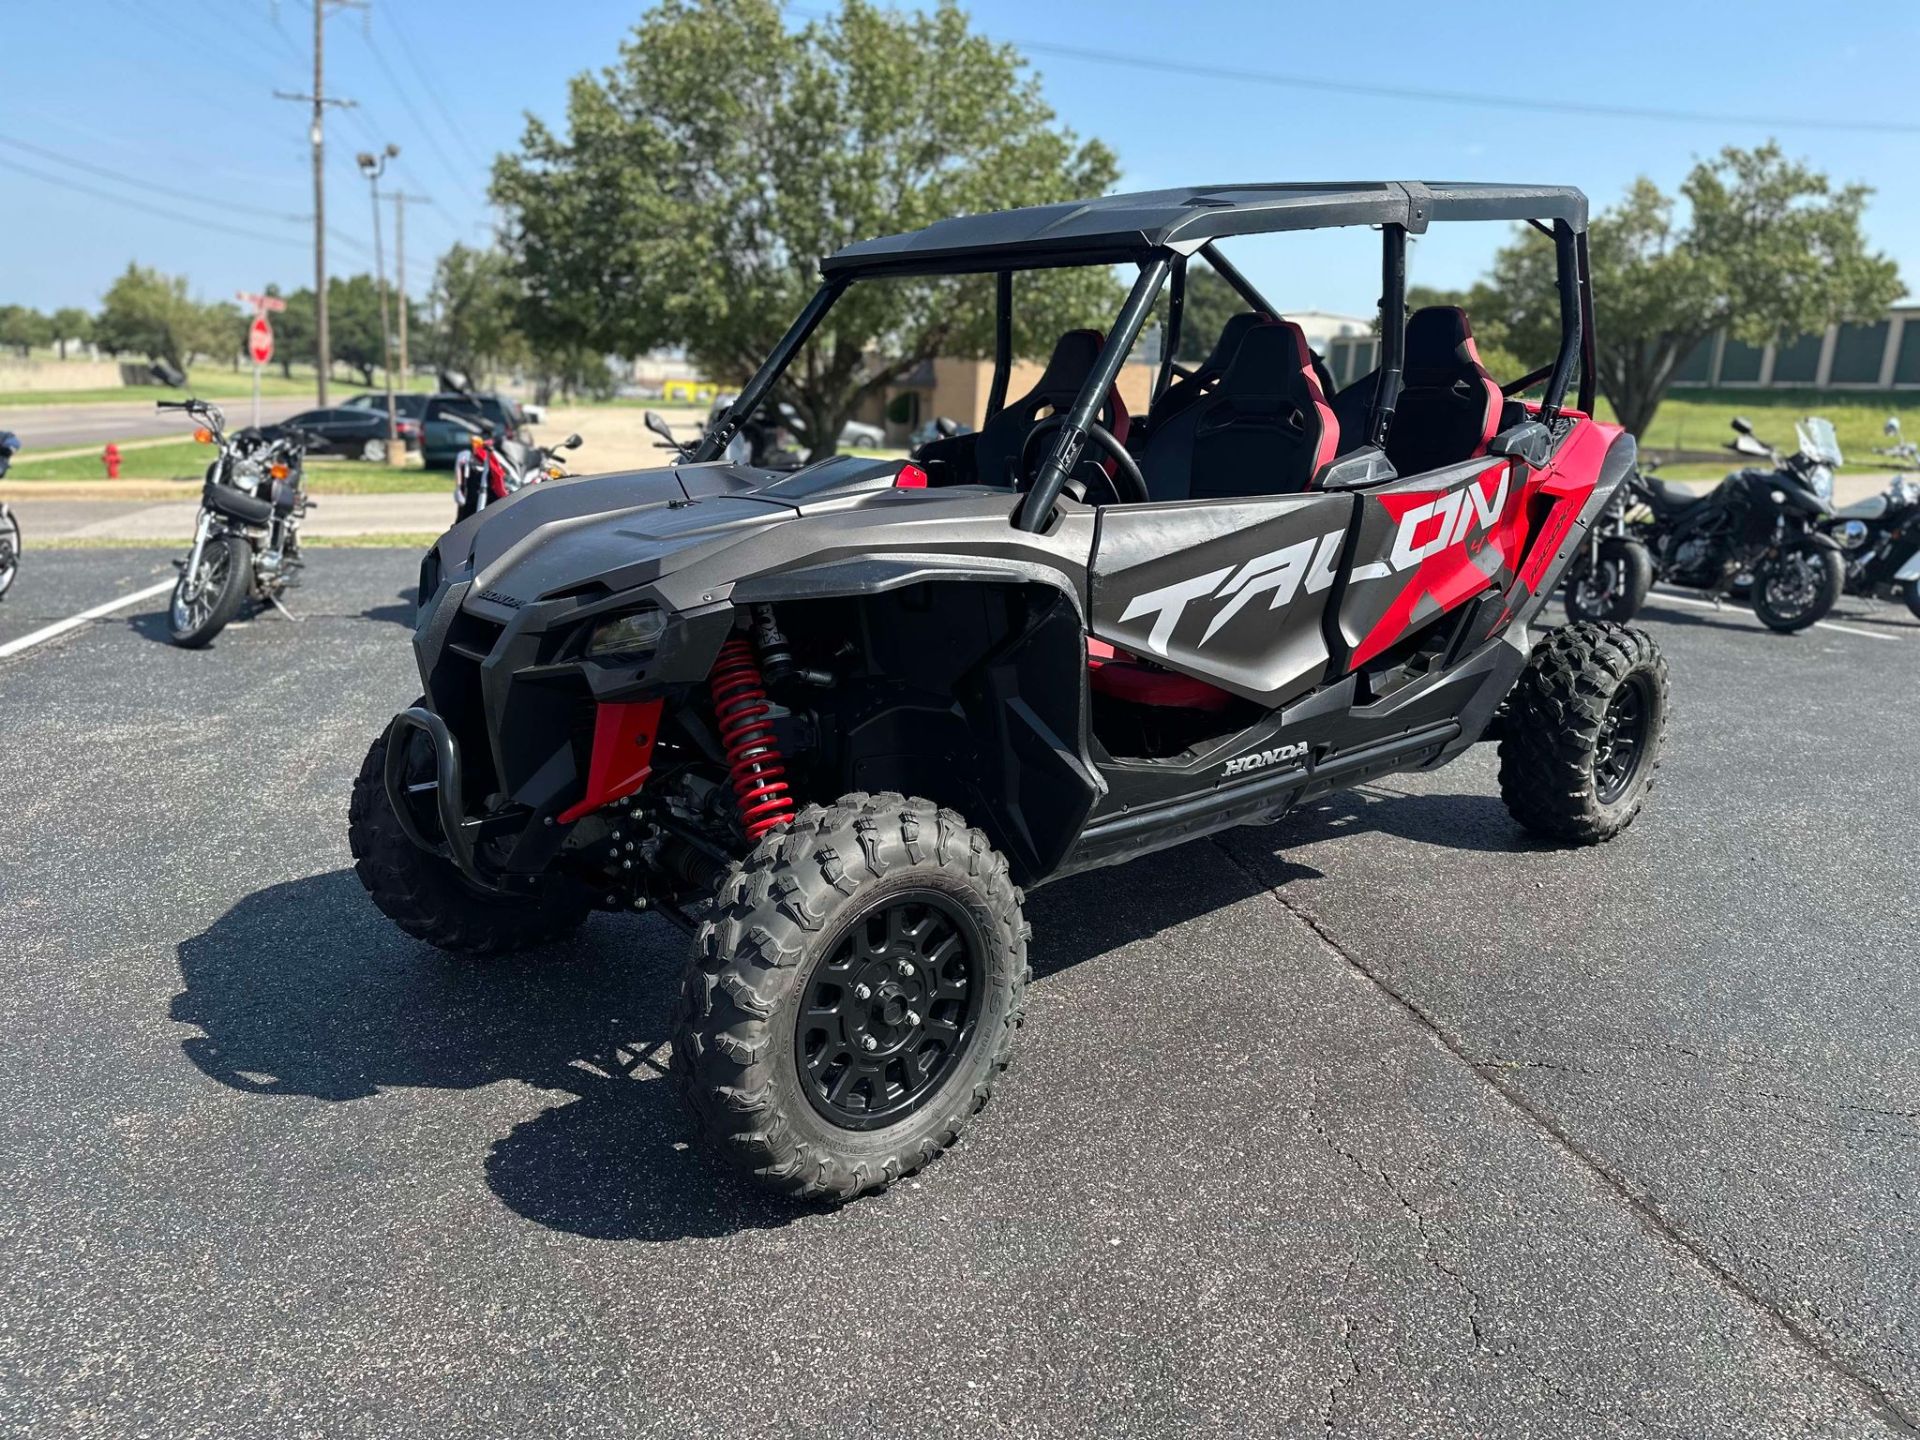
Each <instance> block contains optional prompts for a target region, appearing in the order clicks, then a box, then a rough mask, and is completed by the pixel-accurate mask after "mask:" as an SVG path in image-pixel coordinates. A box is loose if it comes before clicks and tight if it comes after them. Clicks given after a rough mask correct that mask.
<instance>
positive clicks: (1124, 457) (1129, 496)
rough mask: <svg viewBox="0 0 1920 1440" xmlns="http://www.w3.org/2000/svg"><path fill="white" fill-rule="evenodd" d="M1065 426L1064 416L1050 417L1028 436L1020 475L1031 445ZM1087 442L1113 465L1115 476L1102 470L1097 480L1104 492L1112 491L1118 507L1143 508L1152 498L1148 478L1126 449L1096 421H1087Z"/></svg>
mask: <svg viewBox="0 0 1920 1440" xmlns="http://www.w3.org/2000/svg"><path fill="white" fill-rule="evenodd" d="M1066 423H1067V417H1066V416H1065V415H1064V414H1054V415H1049V416H1047V418H1046V419H1044V420H1042V421H1041V422H1040V423H1039V424H1038V425H1035V426H1034V427H1033V428H1032V429H1031V430H1029V431H1028V432H1027V440H1026V443H1025V444H1024V445H1022V446H1021V447H1020V473H1021V474H1022V475H1026V474H1027V465H1028V457H1029V456H1031V455H1032V453H1033V442H1034V441H1035V440H1037V439H1039V438H1040V436H1041V435H1043V434H1046V433H1048V432H1050V431H1053V430H1058V429H1059V428H1060V427H1061V426H1062V425H1064V424H1066ZM1087 438H1088V439H1089V440H1091V441H1093V443H1094V444H1095V446H1097V447H1098V448H1099V449H1101V450H1103V451H1105V452H1106V454H1107V456H1108V458H1109V459H1111V460H1112V461H1113V469H1114V473H1113V474H1111V475H1109V474H1107V472H1106V471H1105V470H1101V471H1100V476H1101V478H1102V479H1103V480H1105V481H1106V482H1107V488H1108V489H1109V490H1111V491H1113V498H1114V500H1115V501H1116V502H1117V503H1119V504H1121V505H1129V504H1132V505H1144V504H1146V503H1147V501H1149V500H1151V499H1152V498H1153V497H1152V495H1151V494H1149V493H1148V491H1147V477H1146V476H1144V475H1142V474H1141V473H1140V465H1139V462H1138V461H1136V460H1135V459H1134V458H1133V456H1132V455H1130V454H1128V453H1127V447H1126V446H1124V445H1122V444H1121V443H1120V442H1119V441H1118V440H1116V439H1114V438H1113V432H1112V431H1111V430H1109V429H1107V427H1106V426H1104V425H1102V424H1101V423H1100V422H1099V421H1098V420H1090V421H1088V422H1087ZM1074 468H1075V469H1076V470H1077V469H1079V466H1078V465H1076V466H1075V467H1074Z"/></svg>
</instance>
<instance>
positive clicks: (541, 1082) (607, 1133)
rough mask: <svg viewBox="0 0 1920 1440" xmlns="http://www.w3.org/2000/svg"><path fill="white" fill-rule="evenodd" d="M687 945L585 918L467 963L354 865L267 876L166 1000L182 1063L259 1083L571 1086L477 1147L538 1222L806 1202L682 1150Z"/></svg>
mask: <svg viewBox="0 0 1920 1440" xmlns="http://www.w3.org/2000/svg"><path fill="white" fill-rule="evenodd" d="M685 954H686V942H685V940H684V939H683V938H682V937H681V936H680V934H679V933H678V932H677V931H674V930H672V929H670V928H669V927H668V926H667V925H666V924H665V923H664V922H661V921H657V920H642V919H638V918H628V917H623V916H595V917H594V918H593V919H591V920H589V922H588V923H587V925H586V926H584V927H583V928H582V929H581V930H580V931H579V932H578V933H577V934H576V935H575V936H574V937H572V938H571V939H569V940H567V941H565V942H561V943H558V944H555V945H550V946H546V947H544V948H542V949H541V950H538V951H535V952H531V953H529V954H527V955H522V956H515V957H510V958H506V959H498V960H489V961H459V960H455V959H452V958H450V957H448V956H445V955H442V954H441V953H439V952H438V951H436V950H434V949H432V948H431V947H429V946H426V945H423V944H420V943H418V942H416V941H413V940H411V939H409V938H407V937H406V936H405V935H403V934H401V933H400V932H399V931H398V930H396V929H395V928H394V927H393V926H392V925H391V924H389V923H388V922H387V920H386V919H385V918H384V917H383V916H381V915H380V914H378V913H377V912H376V911H375V910H374V909H373V907H372V905H371V904H370V903H369V902H368V900H367V898H366V895H365V893H364V892H363V891H362V890H361V888H360V883H359V881H358V880H357V879H356V878H355V877H354V875H353V872H352V871H350V870H336V871H333V872H331V873H328V874H324V875H315V876H311V877H308V878H307V879H304V880H295V881H289V882H286V883H284V884H279V885H273V886H269V887H268V888H267V889H264V890H261V891H258V892H256V893H254V894H252V895H249V896H247V897H246V898H245V899H243V900H241V901H240V902H239V903H238V904H236V905H234V906H233V908H232V909H230V910H228V911H227V912H226V914H224V915H222V916H221V917H220V918H219V919H218V920H217V921H215V922H214V923H213V925H211V926H210V927H209V928H208V929H206V930H205V931H203V932H202V933H201V934H199V935H196V936H194V937H193V938H192V939H189V940H187V941H185V942H184V943H182V944H181V945H180V947H179V963H180V974H181V977H182V979H183V981H184V982H185V988H184V989H183V990H182V992H181V993H180V994H178V995H176V996H175V997H174V999H173V1003H172V1006H171V1011H170V1014H171V1016H172V1018H173V1019H174V1020H176V1021H178V1022H180V1023H182V1024H188V1025H194V1026H198V1027H199V1029H200V1031H201V1033H200V1034H198V1035H194V1036H192V1037H190V1038H188V1039H187V1040H185V1041H184V1042H183V1043H182V1047H181V1048H182V1049H183V1051H184V1052H185V1054H186V1056H187V1058H188V1059H189V1060H191V1061H192V1062H193V1064H194V1065H196V1066H197V1067H198V1068H199V1069H200V1070H201V1071H202V1072H203V1073H205V1074H206V1075H208V1076H210V1077H212V1078H213V1079H215V1080H217V1081H219V1082H220V1083H221V1084H223V1085H227V1086H230V1087H232V1088H233V1089H235V1090H241V1091H245V1092H247V1093H249V1094H255V1095H262V1096H275V1095H304V1096H311V1097H313V1098H315V1099H319V1100H326V1101H335V1102H345V1101H352V1100H366V1099H371V1098H373V1097H375V1096H377V1095H378V1094H379V1093H380V1092H381V1091H382V1090H386V1089H393V1088H401V1087H407V1088H427V1089H435V1088H440V1089H472V1088H477V1087H480V1086H485V1085H491V1084H494V1083H495V1082H497V1081H502V1080H518V1081H521V1082H523V1083H524V1084H527V1085H531V1086H534V1087H536V1088H538V1089H542V1090H549V1091H561V1092H565V1093H567V1094H569V1095H571V1096H572V1097H574V1098H572V1099H569V1100H566V1101H564V1102H562V1103H559V1104H556V1105H554V1106H552V1107H551V1108H548V1109H546V1110H543V1111H542V1112H541V1113H540V1114H538V1115H536V1116H534V1117H533V1118H531V1119H529V1120H524V1121H522V1122H520V1123H519V1124H517V1125H515V1126H514V1127H513V1129H512V1130H511V1131H510V1132H509V1133H508V1134H507V1135H506V1136H505V1137H504V1138H502V1139H500V1140H498V1141H496V1142H495V1143H494V1145H493V1147H492V1150H491V1152H490V1153H489V1154H488V1155H487V1157H486V1160H485V1167H486V1177H487V1182H488V1184H489V1186H490V1187H491V1188H492V1189H493V1191H494V1193H495V1194H496V1195H498V1196H499V1198H500V1199H501V1200H502V1201H503V1202H504V1203H505V1204H506V1205H507V1206H509V1207H510V1208H511V1209H513V1210H515V1211H516V1212H518V1213H519V1214H521V1215H524V1216H525V1217H526V1218H527V1219H529V1220H532V1221H534V1222H535V1223H536V1224H540V1225H544V1226H547V1227H549V1228H551V1229H556V1230H563V1231H567V1232H570V1233H573V1234H577V1235H584V1236H589V1237H594V1238H600V1239H609V1240H672V1239H678V1238H682V1237H687V1236H719V1235H726V1234H731V1233H733V1232H735V1231H738V1230H742V1229H753V1228H766V1227H773V1226H779V1225H784V1224H787V1223H789V1222H790V1221H792V1220H794V1219H797V1218H799V1217H800V1216H802V1215H804V1214H806V1213H808V1212H807V1211H806V1210H805V1209H803V1208H801V1207H797V1206H795V1205H792V1204H789V1203H784V1202H782V1201H780V1200H779V1199H778V1198H777V1197H773V1196H768V1195H762V1194H761V1193H760V1192H759V1191H757V1190H754V1189H751V1188H750V1187H748V1186H747V1185H746V1184H744V1183H743V1182H740V1181H736V1180H734V1179H733V1177H732V1176H731V1175H728V1174H725V1173H723V1172H722V1171H721V1170H720V1168H719V1167H718V1166H714V1165H710V1164H709V1163H707V1161H706V1160H705V1158H704V1157H702V1156H701V1155H700V1154H699V1153H698V1152H697V1151H695V1150H693V1149H690V1148H689V1146H688V1141H690V1139H691V1138H692V1136H691V1130H690V1128H689V1126H688V1125H687V1122H686V1121H685V1120H684V1119H683V1117H682V1114H681V1111H680V1107H679V1103H678V1101H677V1099H676V1097H675V1096H674V1094H673V1087H672V1086H671V1084H669V1083H668V1082H667V1081H666V1080H665V1078H664V1075H663V1073H662V1072H663V1068H664V1064H663V1060H662V1057H661V1054H660V1051H661V1050H662V1048H663V1046H664V1043H665V1041H666V1039H667V1037H668V1035H669V1034H670V1031H671V1026H672V1007H673V1002H674V998H675V996H676V995H677V993H678V990H679V983H680V971H681V966H682V962H683V960H684V958H685Z"/></svg>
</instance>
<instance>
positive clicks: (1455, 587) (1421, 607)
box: [1339, 456, 1528, 669]
mask: <svg viewBox="0 0 1920 1440" xmlns="http://www.w3.org/2000/svg"><path fill="white" fill-rule="evenodd" d="M1516 468H1517V467H1516V466H1515V464H1514V463H1513V462H1512V461H1510V460H1507V459H1504V458H1499V457H1488V456H1481V457H1480V458H1478V459H1474V460H1467V461H1463V462H1462V463H1460V464H1458V465H1449V466H1446V467H1445V468H1443V469H1440V470H1430V471H1428V472H1427V473H1425V474H1423V475H1409V476H1407V477H1406V478H1405V479H1402V480H1394V481H1390V482H1388V483H1387V484H1385V485H1379V486H1375V487H1370V488H1369V489H1367V490H1365V491H1360V492H1357V498H1358V500H1359V504H1360V515H1359V520H1358V534H1357V536H1356V538H1355V544H1354V549H1353V560H1352V567H1351V569H1350V570H1349V571H1348V575H1347V586H1346V589H1345V590H1344V592H1343V593H1342V595H1341V599H1340V616H1339V632H1340V638H1341V640H1342V642H1343V643H1344V644H1345V646H1346V649H1347V661H1346V668H1348V669H1351V668H1354V667H1357V666H1360V665H1364V664H1365V663H1366V662H1367V661H1369V660H1371V659H1373V658H1374V657H1375V656H1376V655H1379V654H1380V653H1381V652H1382V651H1384V650H1387V649H1389V648H1391V647H1392V646H1393V645H1394V644H1395V643H1397V642H1398V641H1400V640H1402V639H1404V638H1405V637H1406V636H1407V635H1409V634H1411V633H1413V632H1414V631H1415V630H1418V629H1419V628H1420V627H1421V626H1423V625H1425V624H1426V623H1427V622H1428V621H1430V620H1432V619H1433V618H1434V617H1435V616H1437V615H1443V614H1445V613H1446V612H1447V611H1449V610H1453V609H1455V608H1456V607H1458V606H1461V605H1464V604H1465V603H1467V601H1469V600H1471V599H1473V598H1474V597H1475V596H1476V595H1480V594H1482V593H1484V592H1485V591H1487V590H1489V589H1493V590H1500V591H1503V592H1504V591H1506V590H1508V589H1509V588H1510V587H1511V586H1512V584H1513V582H1514V579H1515V576H1516V571H1517V567H1518V565H1519V563H1520V559H1521V555H1522V552H1523V551H1524V549H1525V546H1526V541H1527V530H1528V523H1527V515H1528V507H1527V503H1526V489H1527V487H1526V486H1525V484H1523V483H1522V482H1521V481H1520V480H1519V479H1517V478H1516V476H1515V474H1514V471H1515V470H1516Z"/></svg>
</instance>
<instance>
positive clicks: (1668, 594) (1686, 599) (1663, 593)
mask: <svg viewBox="0 0 1920 1440" xmlns="http://www.w3.org/2000/svg"><path fill="white" fill-rule="evenodd" d="M1653 598H1654V599H1655V600H1670V601H1672V602H1673V603H1674V604H1675V605H1697V606H1699V607H1700V609H1702V610H1725V609H1728V608H1730V607H1728V606H1725V605H1716V604H1714V603H1713V601H1711V600H1701V599H1699V598H1697V597H1696V596H1693V595H1676V594H1674V593H1673V592H1672V591H1671V590H1655V591H1654V592H1653ZM1813 625H1814V628H1815V629H1816V630H1838V631H1839V632H1840V633H1841V634H1842V635H1858V636H1859V637H1860V638H1861V639H1862V640H1891V641H1893V642H1894V643H1895V644H1896V645H1897V644H1899V643H1900V640H1901V638H1902V637H1901V636H1898V635H1882V634H1881V633H1880V632H1879V631H1877V630H1856V629H1854V628H1853V626H1851V625H1841V624H1839V623H1837V622H1836V621H1833V620H1816V621H1814V622H1813Z"/></svg>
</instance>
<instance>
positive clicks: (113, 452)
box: [100, 440, 120, 480]
mask: <svg viewBox="0 0 1920 1440" xmlns="http://www.w3.org/2000/svg"><path fill="white" fill-rule="evenodd" d="M100 458H101V459H102V460H104V461H106V462H107V478H108V479H109V480H118V479H119V478H120V447H119V446H118V445H116V444H114V443H113V442H112V441H111V440H109V441H108V442H107V448H106V449H105V450H103V451H101V452H100Z"/></svg>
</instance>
